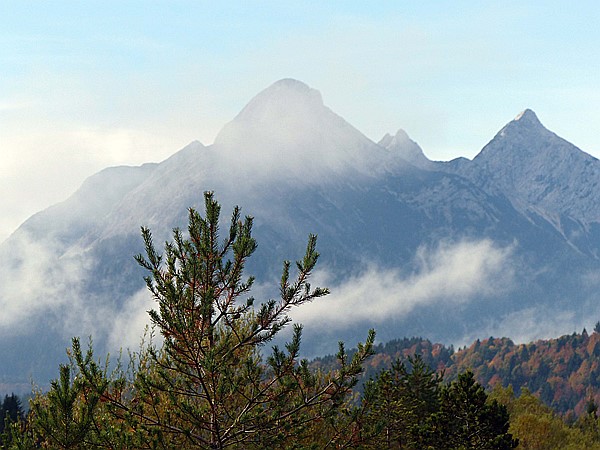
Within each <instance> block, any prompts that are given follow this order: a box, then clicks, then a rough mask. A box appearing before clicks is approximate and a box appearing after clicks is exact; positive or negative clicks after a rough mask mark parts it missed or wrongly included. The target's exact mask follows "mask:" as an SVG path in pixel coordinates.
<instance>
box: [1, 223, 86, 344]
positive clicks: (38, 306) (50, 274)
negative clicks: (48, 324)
mask: <svg viewBox="0 0 600 450" xmlns="http://www.w3.org/2000/svg"><path fill="white" fill-rule="evenodd" d="M58 246H59V244H58V243H52V242H51V241H50V240H46V241H44V242H42V241H41V240H37V239H35V238H34V237H32V236H30V235H29V233H27V232H26V231H24V230H21V231H20V232H19V233H17V234H15V235H14V236H13V245H12V246H11V248H10V251H11V252H12V253H13V255H12V257H11V258H8V257H7V256H5V255H0V257H1V258H2V260H3V261H5V265H4V267H3V268H2V270H1V271H0V311H1V312H2V314H0V334H2V332H3V331H6V330H9V329H10V332H11V333H13V334H19V333H21V332H24V331H26V328H28V327H29V326H30V320H31V318H32V317H36V316H37V315H39V314H51V312H52V311H57V310H58V309H59V308H62V307H65V306H67V305H68V307H69V308H73V307H76V306H77V304H79V303H80V302H81V298H82V296H81V295H80V280H81V279H82V275H83V270H84V269H83V265H82V264H80V263H79V262H78V261H77V260H75V259H72V260H69V259H60V258H59V255H60V252H59V251H58ZM4 251H7V249H6V248H5V249H4Z"/></svg>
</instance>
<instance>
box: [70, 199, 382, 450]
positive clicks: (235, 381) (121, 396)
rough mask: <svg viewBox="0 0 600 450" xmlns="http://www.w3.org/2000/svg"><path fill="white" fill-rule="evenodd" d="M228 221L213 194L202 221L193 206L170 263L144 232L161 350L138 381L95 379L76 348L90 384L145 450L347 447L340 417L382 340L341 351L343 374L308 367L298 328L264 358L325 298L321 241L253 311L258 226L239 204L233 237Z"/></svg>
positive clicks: (145, 355)
mask: <svg viewBox="0 0 600 450" xmlns="http://www.w3.org/2000/svg"><path fill="white" fill-rule="evenodd" d="M219 220H220V205H219V204H218V202H217V201H216V200H215V199H214V196H213V194H212V193H210V192H208V193H205V216H204V217H202V216H201V215H200V214H199V213H198V212H196V211H195V210H194V209H190V211H189V226H188V230H187V231H188V233H187V234H188V237H184V235H183V233H182V232H181V231H180V230H178V229H175V230H174V233H173V241H172V242H170V243H167V244H166V245H165V254H164V255H161V254H159V253H158V252H157V251H156V249H155V247H154V244H153V241H152V235H151V232H150V230H148V229H146V228H142V235H143V239H144V243H145V247H146V255H145V256H142V255H138V256H137V257H136V259H137V261H138V263H139V264H140V265H141V266H142V267H144V268H145V269H147V270H148V271H149V272H150V275H149V276H148V277H146V278H145V280H146V284H147V287H148V289H149V291H150V292H151V294H152V296H153V298H154V300H155V301H156V303H157V306H158V308H157V310H152V311H150V312H149V313H150V318H151V321H152V323H153V325H154V326H155V327H156V329H157V330H158V331H159V332H160V333H161V335H162V339H163V342H162V345H161V346H157V345H156V344H151V345H149V346H148V347H147V348H146V350H144V351H142V352H140V353H139V354H137V355H136V367H135V370H134V373H133V375H132V376H131V379H130V382H128V381H127V380H126V378H125V377H122V378H121V379H117V380H114V381H112V382H110V383H106V382H99V381H98V377H97V376H96V375H97V374H98V373H100V372H101V370H99V369H98V366H97V365H95V363H94V362H93V359H92V358H87V359H86V358H83V356H82V354H81V349H80V348H79V347H78V346H77V348H74V355H75V359H76V361H78V365H79V370H80V371H81V373H82V374H83V375H84V376H83V378H84V379H86V380H87V381H88V382H89V386H88V387H89V388H90V389H94V388H95V389H97V392H98V394H99V395H100V397H101V399H102V402H104V403H106V404H107V405H108V407H109V409H110V411H111V413H112V414H113V416H114V418H115V423H116V424H127V427H126V428H128V429H129V430H135V434H136V437H135V439H141V443H140V446H142V447H149V448H154V447H159V448H211V449H223V448H267V447H268V448H286V447H287V446H289V445H292V444H293V443H299V442H308V443H310V442H316V440H317V439H325V440H326V441H328V442H329V443H331V442H334V441H336V439H341V434H343V433H347V431H348V430H347V427H348V426H349V423H348V421H346V420H344V421H340V422H339V424H336V423H335V421H336V417H338V415H339V413H340V410H341V409H343V408H345V407H346V401H347V399H348V395H349V394H350V392H351V389H352V387H353V386H354V385H355V384H356V382H357V376H358V375H359V374H360V372H361V371H362V363H363V362H364V360H365V359H366V358H367V357H368V356H369V355H371V353H372V346H373V340H374V332H373V331H371V332H370V333H369V336H368V338H367V341H366V343H365V344H364V345H360V344H359V346H358V351H357V352H356V353H355V354H354V356H353V357H352V358H349V357H348V355H347V354H346V351H345V349H344V346H343V345H342V344H340V351H339V354H338V360H339V362H340V368H339V370H337V371H334V372H331V373H314V372H312V371H311V370H309V367H308V363H307V361H306V360H300V358H299V352H300V341H301V332H302V327H301V326H300V325H294V328H293V336H292V338H291V341H290V342H289V343H287V344H286V345H285V348H283V349H281V348H278V347H277V346H275V347H273V351H272V353H271V355H270V356H269V357H268V358H267V359H266V361H265V360H263V358H262V354H261V349H262V348H263V347H264V346H265V344H267V343H269V342H271V341H272V339H273V338H274V337H275V336H276V335H277V333H279V332H280V331H281V330H282V329H283V328H284V327H285V326H287V325H288V324H289V323H290V321H291V319H290V317H289V316H288V312H289V310H290V309H291V308H292V307H296V306H300V305H302V304H305V303H307V302H310V301H312V300H315V299H317V298H319V297H323V296H324V295H326V294H327V293H328V290H327V289H323V288H319V287H312V286H311V285H310V283H309V278H310V276H311V273H312V271H313V269H314V267H315V265H316V263H317V259H318V257H319V254H318V253H317V251H316V236H313V235H311V236H309V239H308V244H307V248H306V253H305V255H304V258H303V259H302V260H300V261H298V262H297V263H296V265H295V276H292V265H291V264H290V262H288V261H286V262H284V265H283V273H282V276H281V281H280V285H279V291H280V295H281V298H280V300H278V301H276V300H268V301H266V302H264V303H262V304H260V305H258V306H256V307H255V302H254V299H253V298H252V297H249V298H247V299H246V300H244V299H243V298H244V297H245V296H247V295H249V292H250V289H251V287H252V284H253V281H254V279H253V278H252V277H250V278H246V279H244V278H243V271H244V266H245V263H246V260H247V259H248V258H249V257H250V256H251V255H252V253H253V252H254V250H255V249H256V242H255V240H254V238H253V237H252V235H251V232H252V223H253V220H252V218H251V217H246V218H245V219H244V220H242V219H241V217H240V210H239V208H237V207H236V208H235V209H234V211H233V214H232V218H231V223H230V226H229V230H228V233H227V234H226V236H225V238H224V239H222V238H221V236H220V233H219V224H220V222H219ZM74 343H77V341H74ZM99 386H101V389H98V387H99ZM348 410H349V409H348ZM340 417H341V416H340ZM315 424H321V425H323V424H327V429H328V430H329V431H330V432H331V433H333V434H332V435H330V436H326V437H325V436H315V435H314V434H311V433H314V429H315ZM342 424H343V426H344V427H346V428H344V429H342V428H341V425H342ZM131 439H133V438H131ZM135 439H133V440H135ZM132 442H133V441H132ZM294 445H296V444H294Z"/></svg>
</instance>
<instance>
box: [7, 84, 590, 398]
mask: <svg viewBox="0 0 600 450" xmlns="http://www.w3.org/2000/svg"><path fill="white" fill-rule="evenodd" d="M599 180H600V163H599V161H598V160H596V159H595V158H593V157H591V156H589V155H587V154H585V153H584V152H582V151H581V150H579V149H578V148H576V147H575V146H573V145H572V144H569V143H568V142H566V141H564V140H563V139H561V138H559V137H558V136H556V135H555V134H553V133H552V132H550V131H548V130H546V129H545V128H544V127H543V126H542V125H541V123H540V122H539V120H538V119H537V117H536V116H535V114H534V113H533V112H532V111H529V110H526V111H525V112H524V113H522V114H520V115H519V116H518V117H517V118H516V119H515V120H513V121H512V122H510V123H509V124H507V125H506V126H505V127H504V128H502V130H501V131H500V132H499V133H498V134H497V135H496V136H495V137H494V139H493V140H492V141H491V142H490V143H489V144H488V145H486V146H485V147H484V149H483V150H482V151H481V153H480V154H479V155H477V157H475V158H474V159H473V160H472V161H469V160H466V159H459V160H455V161H451V162H448V163H442V162H433V161H429V160H428V159H427V158H426V157H425V155H424V154H423V151H422V150H421V148H420V147H419V146H418V145H417V144H416V143H415V142H413V141H412V140H410V138H409V137H408V135H407V134H406V133H405V132H404V131H402V130H400V131H399V132H398V133H397V134H396V135H395V136H391V135H386V136H385V137H384V138H383V139H382V140H381V141H380V142H379V143H378V144H376V143H374V142H372V141H371V140H369V139H368V138H367V137H365V136H364V135H363V134H362V133H360V132H359V131H358V130H356V129H355V128H354V127H352V126H351V125H350V124H348V123H347V122H346V121H345V120H344V119H342V118H341V117H340V116H338V115H336V114H335V113H334V112H332V111H331V110H330V109H329V108H327V107H326V106H325V105H324V104H323V100H322V98H321V94H320V93H319V92H318V91H316V90H314V89H312V88H310V87H309V86H307V85H305V84H304V83H302V82H299V81H296V80H289V79H286V80H281V81H279V82H277V83H275V84H274V85H272V86H270V87H269V88H267V89H265V90H264V91H263V92H261V93H259V94H258V95H257V96H256V97H255V98H254V99H252V100H251V101H250V102H249V103H248V105H247V106H246V107H245V108H244V109H243V110H242V111H241V112H240V113H239V114H238V116H236V117H235V118H234V119H233V120H232V121H231V122H230V123H229V124H227V125H226V126H225V127H224V128H223V130H222V131H221V133H220V134H219V135H218V137H217V138H216V140H215V143H214V144H212V145H209V146H205V145H203V144H201V143H199V142H192V143H191V144H189V145H188V146H187V147H185V148H184V149H182V150H180V151H179V152H177V153H175V154H174V155H173V156H172V157H170V158H168V159H167V160H165V161H163V162H161V163H159V164H146V165H143V166H141V167H116V168H109V169H106V170H104V171H102V172H100V173H98V174H96V175H94V176H93V177H91V178H90V179H89V180H87V181H86V182H85V183H84V184H83V186H82V187H81V188H80V189H79V190H78V191H77V192H76V193H74V194H73V196H72V197H71V198H69V199H67V200H66V201H65V202H63V203H61V204H58V205H55V206H52V207H51V208H48V209H47V210H45V211H42V212H40V213H38V214H36V215H34V216H33V217H31V218H30V219H29V220H28V221H26V222H25V223H24V224H23V225H22V226H21V227H20V228H19V229H18V230H17V231H16V232H15V233H14V234H13V235H12V236H11V237H10V238H9V239H7V240H6V241H5V242H3V243H2V244H1V245H0V258H1V259H2V261H3V263H4V265H3V268H2V270H1V271H0V311H2V314H1V315H0V339H2V345H0V358H1V359H0V360H2V361H3V365H2V366H1V368H0V391H2V386H5V387H6V386H15V385H16V383H21V382H24V383H25V384H27V383H28V380H29V378H30V376H33V377H34V379H35V380H36V381H38V382H39V383H41V384H43V383H45V382H46V381H47V380H48V379H49V378H50V377H54V376H55V374H56V368H57V364H58V362H59V361H61V360H64V356H63V355H64V348H65V347H66V346H68V345H69V337H71V336H73V335H79V336H88V335H93V337H94V342H95V347H96V349H97V350H98V351H99V352H104V351H106V350H111V349H112V350H113V351H114V349H115V348H116V349H118V348H119V347H121V346H135V345H136V342H137V340H138V338H139V336H140V334H141V332H142V328H143V323H144V319H145V317H146V314H145V311H146V310H148V309H150V308H151V307H153V304H152V301H151V299H149V298H148V296H147V294H146V293H145V290H144V282H143V279H142V277H143V275H144V273H143V272H142V271H141V270H140V269H139V268H138V267H137V266H136V264H135V262H134V260H133V255H135V254H137V253H140V252H142V251H143V247H142V242H141V238H140V237H139V227H140V226H141V225H144V226H148V227H150V229H151V230H152V231H153V233H154V236H155V242H156V243H157V247H160V244H159V243H160V242H164V241H165V240H166V239H169V237H170V233H171V229H172V228H173V227H175V226H179V227H185V225H186V218H187V208H188V207H195V208H197V209H199V210H202V204H201V202H202V192H203V191H206V190H213V191H215V193H216V197H217V199H218V200H219V201H220V202H221V203H222V205H223V215H224V217H225V218H226V217H227V216H228V214H229V211H231V208H232V207H233V205H235V204H239V205H240V206H242V208H243V213H245V214H251V215H253V216H254V217H255V236H256V238H257V240H258V243H259V247H258V250H257V252H256V254H255V256H254V257H253V258H252V260H251V261H250V262H249V267H248V269H249V272H251V273H252V274H254V275H256V276H257V279H258V282H259V284H258V292H257V293H256V295H255V296H256V297H257V298H258V299H260V298H261V295H262V294H264V295H265V296H267V297H269V296H274V295H277V292H276V289H272V288H270V286H273V287H275V286H276V285H277V281H276V280H277V277H278V275H279V273H278V271H279V269H280V267H281V261H282V260H283V259H292V260H293V259H296V258H299V257H300V256H301V254H302V253H303V247H304V245H305V243H306V236H307V235H308V233H317V234H318V236H319V244H318V246H319V251H320V253H321V260H320V264H319V267H320V269H319V270H318V271H317V273H316V274H315V277H316V280H315V282H317V281H320V282H321V283H322V284H326V285H328V286H329V287H330V288H331V289H332V292H333V293H332V295H331V296H330V297H331V298H330V299H327V298H326V299H323V300H322V301H321V302H315V303H314V304H311V305H308V307H306V308H304V309H302V310H299V311H298V312H297V314H295V315H294V317H295V318H298V319H300V320H301V321H302V322H303V323H305V338H304V341H303V342H304V350H305V352H306V354H307V355H315V354H318V353H323V352H330V351H333V350H334V349H335V346H336V343H337V341H338V340H339V339H345V340H347V341H348V345H353V344H354V343H355V342H356V341H357V340H360V339H364V336H365V333H366V330H367V328H369V327H373V326H374V327H375V328H376V329H377V331H378V336H379V339H380V340H382V341H383V340H386V339H391V338H396V337H401V336H407V335H408V336H410V335H421V336H426V337H428V338H431V339H437V340H441V341H443V342H446V343H464V342H468V341H469V340H470V339H471V338H473V337H481V336H489V335H490V334H494V335H511V336H512V337H514V338H516V339H519V338H523V339H526V338H533V337H544V336H548V335H554V334H556V333H561V332H571V331H573V328H574V327H578V328H579V327H581V328H582V327H583V326H592V325H593V323H595V321H596V320H597V318H598V317H599V311H598V307H597V306H596V304H595V302H594V294H595V292H596V289H597V287H598V281H599V280H600V277H598V274H600V261H599V259H598V252H599V249H600V226H599V223H600V210H599V209H598V208H600V206H599V205H600V201H599V200H600V199H598V198H597V197H598V195H599V193H598V189H597V183H598V181H599ZM515 331H518V332H519V333H520V334H515ZM40 343H42V344H40ZM5 390H7V391H8V390H10V388H8V387H6V389H5Z"/></svg>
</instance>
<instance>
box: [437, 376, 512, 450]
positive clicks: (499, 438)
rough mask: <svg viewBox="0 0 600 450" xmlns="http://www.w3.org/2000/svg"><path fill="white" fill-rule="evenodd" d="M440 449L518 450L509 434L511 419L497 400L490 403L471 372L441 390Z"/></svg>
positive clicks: (438, 445)
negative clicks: (513, 449)
mask: <svg viewBox="0 0 600 450" xmlns="http://www.w3.org/2000/svg"><path fill="white" fill-rule="evenodd" d="M433 424H434V427H435V428H436V434H437V437H438V442H437V444H436V445H435V448H438V449H464V450H467V449H473V450H475V449H477V450H505V449H512V448H516V446H517V441H516V440H514V439H513V438H512V435H511V434H510V433H509V432H508V428H509V425H510V424H509V415H508V411H507V409H506V407H505V406H503V405H501V404H499V403H498V402H497V401H496V400H492V401H488V395H487V394H486V393H485V390H484V389H483V386H481V385H480V384H479V383H477V382H476V381H475V377H474V376H473V373H472V372H470V371H468V372H465V373H463V374H460V375H459V376H458V379H456V380H455V381H453V382H452V383H450V384H449V385H447V386H444V388H443V389H442V390H441V393H440V410H439V412H438V413H437V414H436V415H435V416H434V420H433Z"/></svg>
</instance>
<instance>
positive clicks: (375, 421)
mask: <svg viewBox="0 0 600 450" xmlns="http://www.w3.org/2000/svg"><path fill="white" fill-rule="evenodd" d="M408 363H409V366H410V368H407V367H406V365H405V364H404V363H402V362H401V361H399V360H397V361H396V362H394V363H393V364H392V367H391V369H390V370H383V371H382V372H381V373H380V374H379V375H378V376H377V377H376V378H375V380H371V381H370V382H368V383H367V384H366V386H365V395H364V402H363V404H364V407H365V408H366V410H367V412H366V414H365V427H364V434H365V436H366V437H367V440H368V442H369V446H370V447H371V448H406V449H422V448H427V446H428V445H429V443H430V441H431V430H430V428H429V419H430V417H431V415H432V414H433V413H435V412H436V411H437V410H438V407H439V401H438V393H439V387H440V383H441V381H442V376H441V375H439V374H436V373H435V372H434V371H432V370H431V369H430V368H429V367H428V366H427V365H426V364H425V363H424V362H423V359H422V358H421V356H420V355H416V356H415V357H414V358H412V357H409V358H408Z"/></svg>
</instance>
